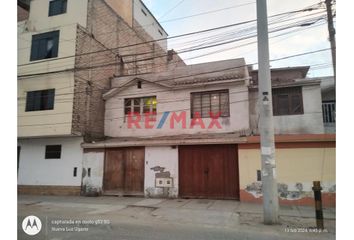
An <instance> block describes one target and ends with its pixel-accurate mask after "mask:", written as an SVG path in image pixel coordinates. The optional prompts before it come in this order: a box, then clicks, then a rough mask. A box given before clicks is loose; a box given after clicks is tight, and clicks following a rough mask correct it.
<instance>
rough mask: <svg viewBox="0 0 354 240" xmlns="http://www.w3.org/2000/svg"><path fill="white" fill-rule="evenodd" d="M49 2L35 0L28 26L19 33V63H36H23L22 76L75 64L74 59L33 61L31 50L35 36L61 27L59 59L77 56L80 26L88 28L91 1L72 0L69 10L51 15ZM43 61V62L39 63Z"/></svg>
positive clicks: (20, 72)
mask: <svg viewBox="0 0 354 240" xmlns="http://www.w3.org/2000/svg"><path fill="white" fill-rule="evenodd" d="M48 12H49V1H48V0H33V1H31V7H30V13H29V18H28V20H27V21H26V23H25V26H24V27H23V28H21V29H19V32H18V35H19V37H18V39H19V40H18V50H19V51H18V64H19V65H23V64H27V63H34V62H36V64H31V65H26V66H20V67H19V69H18V70H19V75H22V74H31V73H35V72H46V71H56V70H62V69H68V68H73V67H74V60H75V59H74V58H67V59H60V60H56V61H50V62H48V61H47V60H45V59H44V60H38V61H31V62H30V61H29V60H30V53H31V41H32V35H34V34H39V33H44V32H50V31H54V30H60V35H59V51H58V58H62V57H67V56H73V55H75V43H76V25H77V24H80V25H81V26H83V27H86V22H87V0H75V1H68V5H67V12H66V13H64V14H60V15H56V16H50V17H49V16H48ZM38 62H43V64H38Z"/></svg>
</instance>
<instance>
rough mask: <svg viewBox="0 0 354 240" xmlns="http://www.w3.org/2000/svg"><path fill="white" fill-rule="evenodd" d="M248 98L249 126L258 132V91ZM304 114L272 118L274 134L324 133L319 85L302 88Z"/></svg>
mask: <svg viewBox="0 0 354 240" xmlns="http://www.w3.org/2000/svg"><path fill="white" fill-rule="evenodd" d="M249 95H250V96H249V98H250V105H249V106H250V125H251V128H252V129H253V130H255V132H257V131H258V122H259V110H258V102H257V101H258V91H255V90H252V91H250V94H249ZM302 97H303V108H304V114H298V115H284V116H274V131H275V134H305V133H313V134H321V133H324V127H323V119H322V103H321V88H320V85H319V84H317V85H311V86H302Z"/></svg>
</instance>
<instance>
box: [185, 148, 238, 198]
mask: <svg viewBox="0 0 354 240" xmlns="http://www.w3.org/2000/svg"><path fill="white" fill-rule="evenodd" d="M179 191H180V196H181V197H196V198H214V199H239V174H238V159H237V146H236V145H193V146H179Z"/></svg>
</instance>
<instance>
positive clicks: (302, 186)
mask: <svg viewBox="0 0 354 240" xmlns="http://www.w3.org/2000/svg"><path fill="white" fill-rule="evenodd" d="M275 159H276V176H277V182H278V192H279V197H280V199H281V200H290V201H299V200H300V201H301V199H308V198H313V191H312V185H313V181H317V180H318V181H321V185H322V187H323V193H324V194H335V189H336V159H335V148H289V149H276V151H275ZM239 169H240V170H239V172H240V190H241V201H243V200H245V201H248V200H250V199H249V198H250V197H251V198H253V199H260V198H261V197H262V192H261V181H257V170H261V159H260V151H259V149H239ZM242 198H244V199H242ZM324 198H326V196H324ZM328 201H332V198H331V199H326V204H327V205H333V204H334V202H328Z"/></svg>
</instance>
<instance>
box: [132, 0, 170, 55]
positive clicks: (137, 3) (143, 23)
mask: <svg viewBox="0 0 354 240" xmlns="http://www.w3.org/2000/svg"><path fill="white" fill-rule="evenodd" d="M133 1H134V5H133V11H134V13H133V16H134V20H136V21H137V23H138V24H139V25H140V26H134V27H137V28H143V29H144V30H145V31H146V32H147V33H148V34H149V35H150V36H151V37H152V39H154V40H157V39H162V38H166V37H167V36H168V35H167V33H166V32H165V30H164V29H163V28H162V27H161V26H160V24H159V23H158V22H157V20H156V19H155V18H154V16H153V15H152V14H151V12H150V11H149V10H148V9H147V8H146V6H145V5H144V4H143V3H142V2H141V0H133ZM143 11H144V12H145V13H146V15H145V14H144V13H143ZM157 44H158V45H159V46H160V47H161V48H162V49H164V50H165V51H166V50H167V40H163V41H158V42H157Z"/></svg>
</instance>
